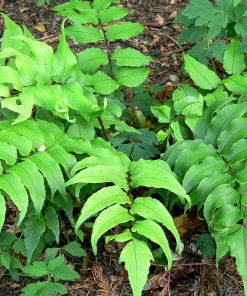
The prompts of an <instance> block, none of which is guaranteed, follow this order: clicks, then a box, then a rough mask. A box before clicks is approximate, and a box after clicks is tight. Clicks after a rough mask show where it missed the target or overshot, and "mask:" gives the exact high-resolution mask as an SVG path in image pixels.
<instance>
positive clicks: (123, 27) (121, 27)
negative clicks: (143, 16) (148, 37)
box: [106, 22, 144, 41]
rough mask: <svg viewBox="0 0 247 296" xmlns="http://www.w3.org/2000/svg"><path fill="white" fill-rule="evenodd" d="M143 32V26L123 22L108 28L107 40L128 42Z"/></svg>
mask: <svg viewBox="0 0 247 296" xmlns="http://www.w3.org/2000/svg"><path fill="white" fill-rule="evenodd" d="M143 30H144V26H143V25H141V24H138V23H132V22H123V23H120V24H115V25H112V26H110V27H108V28H107V30H106V38H107V39H108V40H109V41H116V40H119V39H122V40H128V39H129V38H131V37H134V36H138V35H139V34H141V33H142V32H143Z"/></svg>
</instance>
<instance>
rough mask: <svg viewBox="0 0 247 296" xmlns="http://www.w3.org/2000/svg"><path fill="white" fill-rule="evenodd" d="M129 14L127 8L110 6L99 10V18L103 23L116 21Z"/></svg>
mask: <svg viewBox="0 0 247 296" xmlns="http://www.w3.org/2000/svg"><path fill="white" fill-rule="evenodd" d="M128 14H129V10H128V9H127V8H122V7H115V6H114V7H110V8H107V9H104V10H100V11H99V19H100V21H101V23H102V24H103V25H108V24H109V23H110V22H111V21H118V20H120V19H122V18H123V17H125V16H126V15H128Z"/></svg>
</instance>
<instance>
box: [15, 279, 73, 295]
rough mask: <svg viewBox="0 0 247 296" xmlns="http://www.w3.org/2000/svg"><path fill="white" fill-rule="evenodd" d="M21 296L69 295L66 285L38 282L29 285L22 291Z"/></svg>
mask: <svg viewBox="0 0 247 296" xmlns="http://www.w3.org/2000/svg"><path fill="white" fill-rule="evenodd" d="M22 292H23V293H22V294H21V296H36V295H39V296H46V295H49V296H57V295H58V294H61V295H65V294H67V293H68V291H67V289H66V288H65V286H64V285H62V284H59V283H53V282H46V281H45V282H36V283H33V284H28V285H27V286H26V287H25V288H23V289H22Z"/></svg>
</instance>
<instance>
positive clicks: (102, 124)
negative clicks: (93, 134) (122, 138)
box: [97, 117, 109, 141]
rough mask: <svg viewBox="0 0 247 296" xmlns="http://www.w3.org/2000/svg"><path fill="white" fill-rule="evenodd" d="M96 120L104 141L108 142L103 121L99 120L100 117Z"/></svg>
mask: <svg viewBox="0 0 247 296" xmlns="http://www.w3.org/2000/svg"><path fill="white" fill-rule="evenodd" d="M97 118H98V121H99V124H100V126H101V129H102V133H103V135H104V138H105V140H106V141H109V138H108V135H107V132H106V129H105V126H104V122H103V120H102V119H101V117H97Z"/></svg>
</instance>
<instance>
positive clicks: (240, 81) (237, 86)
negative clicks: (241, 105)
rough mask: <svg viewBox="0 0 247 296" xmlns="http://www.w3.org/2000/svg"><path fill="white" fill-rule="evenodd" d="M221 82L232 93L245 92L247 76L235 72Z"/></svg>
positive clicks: (246, 89)
mask: <svg viewBox="0 0 247 296" xmlns="http://www.w3.org/2000/svg"><path fill="white" fill-rule="evenodd" d="M222 82H223V84H224V85H225V87H226V88H227V89H228V90H230V91H231V92H233V93H236V94H239V95H246V94H247V76H242V75H241V74H235V75H232V76H230V77H228V78H227V79H224V80H223V81H222Z"/></svg>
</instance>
